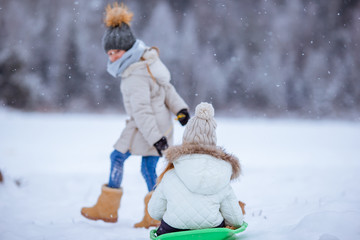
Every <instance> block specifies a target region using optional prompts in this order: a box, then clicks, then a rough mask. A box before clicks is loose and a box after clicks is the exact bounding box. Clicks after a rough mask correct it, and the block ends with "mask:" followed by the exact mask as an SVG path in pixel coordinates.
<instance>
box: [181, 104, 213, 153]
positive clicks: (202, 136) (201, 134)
mask: <svg viewBox="0 0 360 240" xmlns="http://www.w3.org/2000/svg"><path fill="white" fill-rule="evenodd" d="M216 126H217V125H216V122H215V119H214V108H213V106H212V105H211V104H209V103H206V102H202V103H200V104H199V105H197V106H196V108H195V116H194V117H193V118H191V119H190V120H189V122H188V124H187V125H186V128H185V131H184V135H183V143H190V144H203V145H215V146H216Z"/></svg>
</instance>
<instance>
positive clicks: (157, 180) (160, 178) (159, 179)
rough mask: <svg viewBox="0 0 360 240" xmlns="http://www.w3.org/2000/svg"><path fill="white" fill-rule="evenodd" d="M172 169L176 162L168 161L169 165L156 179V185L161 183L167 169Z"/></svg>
mask: <svg viewBox="0 0 360 240" xmlns="http://www.w3.org/2000/svg"><path fill="white" fill-rule="evenodd" d="M171 169H174V164H173V163H168V165H167V166H166V167H165V169H164V171H163V172H162V173H161V174H160V176H158V178H157V179H156V186H157V185H159V184H160V182H161V180H162V179H163V177H164V175H165V173H167V171H169V170H171Z"/></svg>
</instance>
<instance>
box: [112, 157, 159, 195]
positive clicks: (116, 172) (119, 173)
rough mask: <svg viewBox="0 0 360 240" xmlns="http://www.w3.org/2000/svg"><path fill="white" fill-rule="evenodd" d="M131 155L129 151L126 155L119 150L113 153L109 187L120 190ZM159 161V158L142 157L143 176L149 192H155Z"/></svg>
mask: <svg viewBox="0 0 360 240" xmlns="http://www.w3.org/2000/svg"><path fill="white" fill-rule="evenodd" d="M130 155H131V153H130V152H129V151H127V152H126V153H121V152H119V151H117V150H114V151H113V152H112V153H111V155H110V159H111V168H110V177H109V184H108V187H111V188H120V186H121V182H122V178H123V173H124V162H125V160H126V159H127V158H128V157H129V156H130ZM158 161H159V157H158V156H143V157H142V161H141V174H142V176H143V177H144V179H145V182H146V185H147V188H148V190H149V192H150V191H152V190H154V187H155V184H156V178H157V175H156V165H157V162H158Z"/></svg>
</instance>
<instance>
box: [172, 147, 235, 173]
mask: <svg viewBox="0 0 360 240" xmlns="http://www.w3.org/2000/svg"><path fill="white" fill-rule="evenodd" d="M188 154H207V155H210V156H213V157H215V158H217V159H221V160H224V161H225V162H228V163H230V164H231V167H232V174H231V179H235V178H238V177H239V175H240V174H241V166H240V162H239V159H238V158H237V157H236V156H234V155H232V154H229V153H226V152H225V149H224V148H222V147H219V146H209V145H199V144H183V145H178V146H173V147H170V148H169V149H167V150H166V152H165V157H166V159H167V160H168V161H169V162H171V163H173V162H174V161H176V160H177V159H178V158H180V157H181V156H183V155H188Z"/></svg>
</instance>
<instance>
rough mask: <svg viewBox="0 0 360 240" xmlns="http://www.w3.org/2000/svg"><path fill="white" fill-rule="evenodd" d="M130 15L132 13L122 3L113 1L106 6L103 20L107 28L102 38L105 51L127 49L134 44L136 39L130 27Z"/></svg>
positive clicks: (131, 15)
mask: <svg viewBox="0 0 360 240" xmlns="http://www.w3.org/2000/svg"><path fill="white" fill-rule="evenodd" d="M132 17H133V13H132V12H130V11H129V10H128V8H127V7H126V6H125V5H124V4H121V5H119V4H118V3H117V2H115V3H114V4H113V6H111V5H110V4H109V5H108V6H107V7H106V16H105V19H104V22H105V25H106V27H107V29H106V31H105V34H104V36H103V39H102V42H103V46H104V50H105V52H108V51H109V50H110V49H120V50H125V51H127V50H129V49H130V48H131V47H132V46H133V45H134V43H135V41H136V39H135V37H134V35H133V33H132V32H131V29H130V22H131V20H132Z"/></svg>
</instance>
